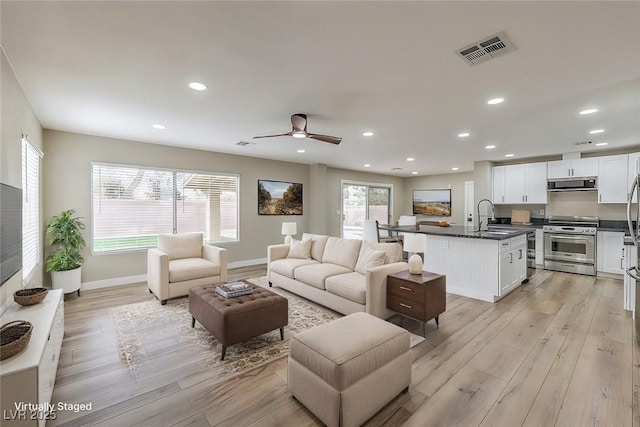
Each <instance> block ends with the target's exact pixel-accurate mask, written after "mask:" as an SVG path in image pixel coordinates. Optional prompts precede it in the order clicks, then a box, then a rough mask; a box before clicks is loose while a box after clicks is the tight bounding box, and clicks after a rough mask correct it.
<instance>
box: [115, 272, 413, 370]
mask: <svg viewBox="0 0 640 427" xmlns="http://www.w3.org/2000/svg"><path fill="white" fill-rule="evenodd" d="M248 281H249V282H251V283H253V284H255V285H257V286H262V287H265V288H268V282H267V278H266V276H263V277H258V278H254V279H248ZM269 290H271V291H272V292H274V293H277V294H279V295H282V296H284V297H285V298H287V299H288V300H289V324H288V325H287V326H286V327H285V339H284V340H281V339H280V332H279V331H278V330H275V331H271V332H269V333H266V334H263V335H260V336H259V337H256V338H252V339H250V340H248V341H245V342H244V343H240V344H236V345H232V346H229V347H228V348H227V352H226V356H225V360H222V361H221V360H220V351H221V346H220V345H219V343H218V341H217V340H216V339H215V338H214V337H213V336H211V334H210V333H209V332H208V331H207V330H206V329H204V327H202V326H201V325H200V324H199V323H198V322H196V326H195V328H192V327H191V315H190V313H189V299H188V298H187V297H184V298H176V299H171V300H169V301H168V302H167V304H166V305H160V303H159V302H158V301H157V300H156V299H154V300H150V301H145V302H141V303H135V304H129V305H126V306H122V307H118V308H115V309H113V310H112V311H111V315H112V318H113V320H114V325H115V330H116V334H117V337H118V346H119V353H120V358H121V361H122V363H123V364H124V365H126V366H127V367H128V368H129V370H130V371H131V373H132V374H133V375H134V377H137V378H138V377H145V376H147V375H148V374H149V373H150V372H153V370H154V365H156V363H154V362H158V361H160V360H163V362H162V363H163V364H164V365H165V366H166V364H167V363H171V361H173V360H175V363H181V362H182V363H186V362H183V361H184V360H189V361H191V363H194V361H195V363H198V364H199V365H200V366H206V368H207V370H210V371H211V373H212V375H214V376H215V377H217V378H225V377H227V376H231V375H235V374H239V373H242V372H246V371H248V370H251V369H253V368H256V367H259V366H261V365H264V364H266V363H269V362H272V361H274V360H277V359H280V358H282V357H286V356H287V355H288V353H289V342H290V341H289V340H290V338H291V337H292V336H293V335H295V334H297V333H300V332H302V331H304V330H307V329H309V328H312V327H314V326H317V325H321V324H323V323H326V322H329V321H331V320H334V319H337V318H339V317H342V315H341V314H338V313H336V312H334V311H331V310H329V309H327V308H326V307H323V306H321V305H318V304H316V303H314V302H311V301H309V300H306V299H304V298H301V297H299V296H297V295H294V294H292V293H290V292H288V291H286V290H284V289H281V288H276V287H274V288H269ZM411 335H412V336H411V346H412V347H413V346H415V345H417V344H419V343H420V342H422V341H424V338H423V337H420V336H418V335H414V334H411ZM158 365H160V363H158Z"/></svg>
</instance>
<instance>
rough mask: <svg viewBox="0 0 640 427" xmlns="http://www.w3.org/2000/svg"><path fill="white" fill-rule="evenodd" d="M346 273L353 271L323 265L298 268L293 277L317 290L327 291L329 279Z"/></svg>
mask: <svg viewBox="0 0 640 427" xmlns="http://www.w3.org/2000/svg"><path fill="white" fill-rule="evenodd" d="M345 273H352V270H349V269H348V268H346V267H343V266H341V265H336V264H331V263H322V264H314V265H305V266H303V267H299V268H296V271H294V273H293V275H294V278H295V279H296V280H298V281H300V282H302V283H306V284H307V285H311V286H314V287H316V288H320V289H325V284H324V282H325V279H326V278H327V277H331V276H336V275H338V274H345Z"/></svg>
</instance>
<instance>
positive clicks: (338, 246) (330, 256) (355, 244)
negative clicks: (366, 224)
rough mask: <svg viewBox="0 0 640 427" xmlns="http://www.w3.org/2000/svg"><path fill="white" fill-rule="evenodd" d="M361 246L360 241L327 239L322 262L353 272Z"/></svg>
mask: <svg viewBox="0 0 640 427" xmlns="http://www.w3.org/2000/svg"><path fill="white" fill-rule="evenodd" d="M361 245H362V240H355V239H339V238H337V237H329V240H327V245H326V246H325V247H324V254H322V262H330V263H332V264H337V265H341V266H343V267H347V268H348V269H349V270H351V271H353V270H354V269H355V268H356V262H357V261H358V255H359V253H360V246H361Z"/></svg>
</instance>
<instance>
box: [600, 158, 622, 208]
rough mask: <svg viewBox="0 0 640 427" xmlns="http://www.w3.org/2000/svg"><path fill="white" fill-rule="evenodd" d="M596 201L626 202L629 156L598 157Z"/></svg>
mask: <svg viewBox="0 0 640 427" xmlns="http://www.w3.org/2000/svg"><path fill="white" fill-rule="evenodd" d="M598 168H599V172H600V173H599V175H598V203H627V194H628V192H629V189H628V182H629V172H628V169H629V156H628V155H627V154H622V155H619V156H606V157H598Z"/></svg>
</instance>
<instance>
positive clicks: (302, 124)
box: [291, 113, 307, 133]
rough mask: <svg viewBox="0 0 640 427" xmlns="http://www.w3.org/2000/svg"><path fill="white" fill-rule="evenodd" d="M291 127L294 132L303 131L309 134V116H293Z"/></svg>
mask: <svg viewBox="0 0 640 427" xmlns="http://www.w3.org/2000/svg"><path fill="white" fill-rule="evenodd" d="M291 126H292V127H293V130H294V131H296V130H297V131H303V132H304V133H307V115H306V114H302V113H298V114H294V115H292V116H291Z"/></svg>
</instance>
